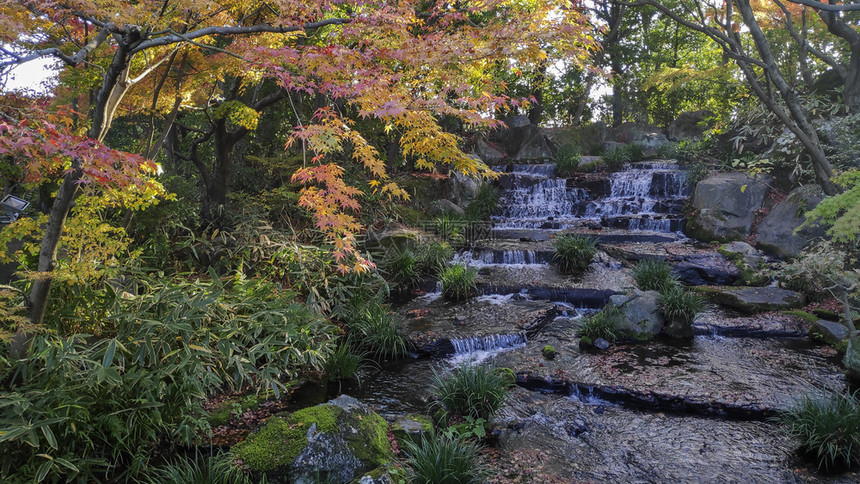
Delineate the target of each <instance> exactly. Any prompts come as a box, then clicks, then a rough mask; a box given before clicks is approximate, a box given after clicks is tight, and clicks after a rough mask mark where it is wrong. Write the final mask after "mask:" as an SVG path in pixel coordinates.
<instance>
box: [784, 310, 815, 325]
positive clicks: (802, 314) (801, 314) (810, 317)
mask: <svg viewBox="0 0 860 484" xmlns="http://www.w3.org/2000/svg"><path fill="white" fill-rule="evenodd" d="M782 314H785V315H787V316H794V317H795V318H800V319H802V320H804V321H806V322H809V323H814V322H816V321H818V316H815V315H814V314H809V313H807V312H806V311H801V310H799V309H793V310H791V311H783V312H782Z"/></svg>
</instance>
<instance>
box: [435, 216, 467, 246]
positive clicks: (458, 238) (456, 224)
mask: <svg viewBox="0 0 860 484" xmlns="http://www.w3.org/2000/svg"><path fill="white" fill-rule="evenodd" d="M433 228H434V230H435V231H436V235H438V236H439V238H440V239H442V240H444V241H445V242H448V243H449V244H454V243H459V242H462V240H463V235H462V234H461V229H462V228H463V223H462V220H460V219H458V218H456V217H452V216H450V215H443V216H441V217H439V218H437V219H436V220H434V221H433Z"/></svg>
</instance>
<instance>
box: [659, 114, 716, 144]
mask: <svg viewBox="0 0 860 484" xmlns="http://www.w3.org/2000/svg"><path fill="white" fill-rule="evenodd" d="M713 115H714V113H712V112H710V111H708V110H701V111H688V112H686V113H681V114H680V115H679V116H678V118H677V119H675V120H674V121H672V124H670V125H669V127H668V128H666V137H667V138H669V140H671V141H681V140H684V139H696V138H701V137H702V135H703V134H704V133H705V131H706V130H707V129H708V125H707V119H708V118H709V117H711V116H713Z"/></svg>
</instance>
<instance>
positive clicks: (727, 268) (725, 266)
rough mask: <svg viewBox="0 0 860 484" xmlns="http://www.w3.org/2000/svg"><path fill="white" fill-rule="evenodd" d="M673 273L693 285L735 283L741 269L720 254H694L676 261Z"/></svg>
mask: <svg viewBox="0 0 860 484" xmlns="http://www.w3.org/2000/svg"><path fill="white" fill-rule="evenodd" d="M672 275H674V276H675V277H676V278H678V280H679V281H681V282H683V283H685V284H689V285H693V286H703V285H708V284H717V285H728V284H734V283H735V281H737V280H738V278H739V277H740V271H739V270H738V268H737V267H735V265H734V264H732V263H731V262H730V261H729V260H727V259H726V258H725V257H723V256H722V255H719V254H694V255H689V256H686V257H684V258H683V259H682V260H681V261H679V262H676V263H675V265H674V267H673V268H672Z"/></svg>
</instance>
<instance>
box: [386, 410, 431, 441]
mask: <svg viewBox="0 0 860 484" xmlns="http://www.w3.org/2000/svg"><path fill="white" fill-rule="evenodd" d="M403 420H411V421H412V422H415V423H417V424H418V425H419V426H420V427H419V429H418V432H414V431H413V432H407V431H406V429H404V428H403V426H402V425H401V424H400V423H399V422H402V421H403ZM432 431H433V420H432V419H430V417H428V416H426V415H420V414H410V415H407V416H406V417H403V419H400V420H399V421H398V423H395V424H394V425H392V426H391V433H392V434H393V435H394V438H395V439H397V442H398V443H399V444H400V445H401V446H403V445H404V443H405V442H407V441H411V442H413V443H415V444H417V443H419V442H420V441H421V437H422V436H423V435H427V434H429V433H430V432H432Z"/></svg>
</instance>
